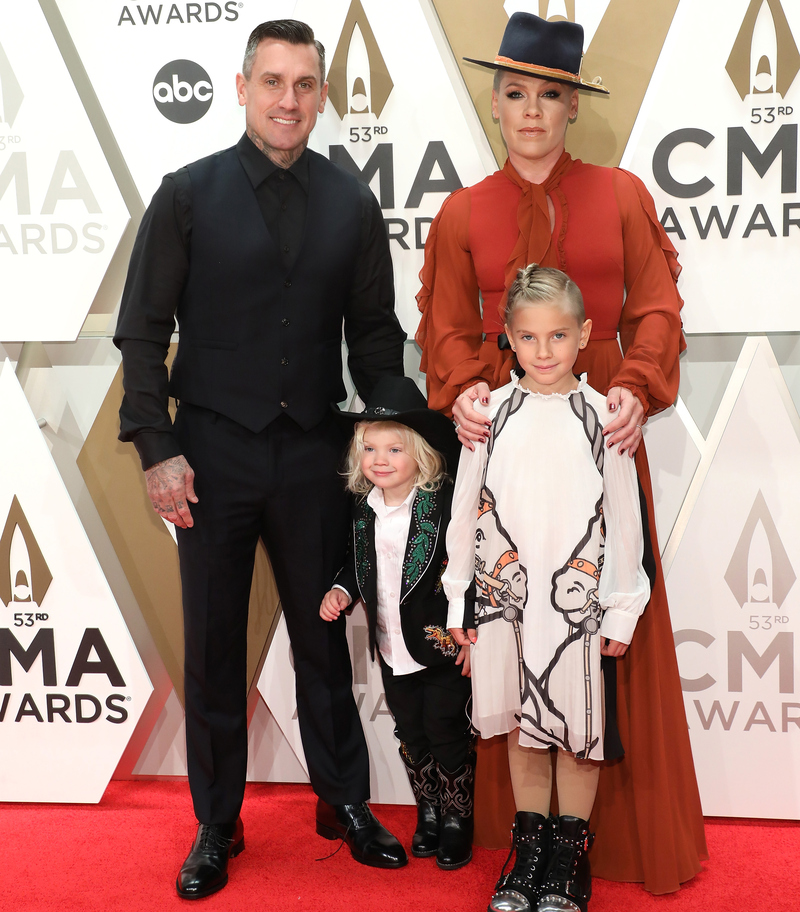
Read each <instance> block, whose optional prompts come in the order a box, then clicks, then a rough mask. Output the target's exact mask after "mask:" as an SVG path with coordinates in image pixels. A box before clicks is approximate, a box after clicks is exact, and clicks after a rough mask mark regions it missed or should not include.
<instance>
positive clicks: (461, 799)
mask: <svg viewBox="0 0 800 912" xmlns="http://www.w3.org/2000/svg"><path fill="white" fill-rule="evenodd" d="M436 768H437V770H438V772H439V788H440V791H439V795H440V801H441V807H442V825H441V829H440V830H439V849H438V851H437V852H436V864H437V865H439V867H440V868H444V870H446V871H452V870H455V869H456V868H462V867H463V866H464V865H465V864H467V863H468V862H469V861H470V860H471V859H472V831H473V811H474V800H473V799H474V796H475V751H470V752H469V754H468V755H467V762H466V763H465V764H464V765H463V766H462V767H460V768H459V769H457V770H456V771H455V772H453V773H451V772H448V771H447V770H446V769H445V768H444V767H443V766H442V765H441V764H439V763H437V764H436Z"/></svg>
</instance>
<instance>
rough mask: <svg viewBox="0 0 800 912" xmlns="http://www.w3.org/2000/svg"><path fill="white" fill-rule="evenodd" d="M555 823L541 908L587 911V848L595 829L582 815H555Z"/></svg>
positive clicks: (542, 911)
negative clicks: (590, 830) (592, 831)
mask: <svg viewBox="0 0 800 912" xmlns="http://www.w3.org/2000/svg"><path fill="white" fill-rule="evenodd" d="M552 827H553V828H552V840H553V842H552V854H551V856H550V864H549V865H548V866H547V873H546V874H545V877H544V883H543V885H542V898H541V899H540V900H539V912H586V907H587V906H588V904H589V899H590V898H591V895H592V872H591V866H590V864H589V855H588V852H589V849H590V848H591V847H592V843H593V842H594V833H590V832H589V824H588V823H587V822H586V821H585V820H581V818H580V817H557V818H553V822H552Z"/></svg>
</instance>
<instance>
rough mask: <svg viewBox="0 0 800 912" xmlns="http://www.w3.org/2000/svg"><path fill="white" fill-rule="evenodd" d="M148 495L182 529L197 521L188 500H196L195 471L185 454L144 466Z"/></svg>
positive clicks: (165, 516)
mask: <svg viewBox="0 0 800 912" xmlns="http://www.w3.org/2000/svg"><path fill="white" fill-rule="evenodd" d="M144 474H145V476H146V478H147V496H148V497H149V498H150V500H151V501H152V503H153V509H154V510H155V511H156V513H158V515H159V516H161V517H162V518H163V519H166V520H167V521H168V522H171V523H175V525H176V526H179V527H180V528H181V529H190V528H191V527H192V526H193V525H194V520H193V519H192V514H191V511H190V510H189V503H190V502H191V503H197V495H196V494H195V493H194V471H193V470H192V467H191V466H190V465H189V463H188V462H187V461H186V460H185V459H184V458H183V456H173V457H172V459H165V460H164V461H163V462H157V463H156V464H155V465H152V466H150V468H149V469H146V470H145V473H144Z"/></svg>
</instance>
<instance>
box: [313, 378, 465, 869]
mask: <svg viewBox="0 0 800 912" xmlns="http://www.w3.org/2000/svg"><path fill="white" fill-rule="evenodd" d="M341 415H342V420H345V421H348V422H349V423H351V424H354V425H355V429H354V434H353V438H352V441H351V443H350V448H349V451H348V454H347V466H346V472H345V475H346V478H347V487H348V490H350V491H351V492H352V493H353V494H355V495H356V497H355V498H354V503H353V513H352V539H351V547H350V552H349V554H348V558H347V562H346V564H345V566H344V567H343V568H342V570H341V572H340V573H339V574H338V575H337V577H336V580H335V581H334V584H333V587H332V588H331V590H330V591H329V592H328V593H327V594H326V595H325V597H324V598H323V600H322V606H321V608H320V615H321V616H322V617H323V618H324V619H325V620H326V621H335V620H336V619H337V618H338V617H339V615H340V613H341V612H342V611H344V610H346V609H347V608H348V607H349V606H350V605H351V604H352V603H353V602H354V601H356V600H357V599H359V598H360V599H361V600H362V601H363V603H364V607H365V609H366V613H367V619H368V624H369V642H370V651H371V653H372V657H373V659H374V658H375V651H376V646H377V652H378V660H379V662H380V666H381V674H382V677H383V684H384V690H385V693H386V702H387V704H388V705H389V709H390V710H391V711H392V715H393V716H394V719H395V723H396V728H395V733H396V734H397V736H398V738H399V739H400V756H401V757H402V759H403V763H404V764H405V767H406V770H407V772H408V778H409V780H410V782H411V787H412V789H413V792H414V798H415V799H416V802H417V829H416V832H415V833H414V837H413V840H412V843H411V851H412V853H413V854H414V855H416V856H417V857H419V858H425V857H429V856H433V855H435V856H436V862H437V864H438V865H439V867H440V868H443V869H445V870H452V869H455V868H460V867H462V866H463V865H465V864H467V863H468V862H469V861H470V859H471V858H472V810H473V788H474V781H475V754H474V751H473V737H472V733H471V726H470V721H469V715H468V711H467V705H468V703H469V700H470V682H469V651H468V647H459V646H458V645H457V644H456V643H455V641H454V640H453V638H452V636H451V634H450V633H449V631H448V630H447V624H446V621H447V607H448V605H447V597H446V596H445V594H444V591H443V589H442V573H443V572H444V569H445V567H446V565H447V556H446V551H445V537H446V536H445V533H446V531H447V524H448V522H449V520H450V504H451V501H452V497H453V484H452V481H451V479H450V477H448V474H454V473H455V467H456V462H457V460H458V454H459V449H460V447H459V445H458V440H457V438H456V434H455V430H454V428H453V425H452V424H451V422H450V421H449V420H448V419H447V418H445V417H444V416H443V415H442V414H440V413H439V412H435V411H433V410H431V409H429V408H428V407H427V404H426V402H425V397H424V396H423V395H422V393H421V392H420V391H419V389H418V388H417V385H416V384H415V383H414V381H413V380H411V379H409V378H407V377H401V378H398V377H385V378H383V379H382V380H381V381H380V382H379V383H378V385H377V386H376V388H375V391H374V393H373V394H372V396H370V399H369V402H368V403H367V407H366V409H365V411H364V412H361V413H353V412H345V413H341Z"/></svg>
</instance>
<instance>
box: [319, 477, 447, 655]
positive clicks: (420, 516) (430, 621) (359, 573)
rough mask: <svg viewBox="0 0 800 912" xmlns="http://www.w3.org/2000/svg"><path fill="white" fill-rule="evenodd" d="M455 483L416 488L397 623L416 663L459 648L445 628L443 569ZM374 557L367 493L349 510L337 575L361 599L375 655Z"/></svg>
mask: <svg viewBox="0 0 800 912" xmlns="http://www.w3.org/2000/svg"><path fill="white" fill-rule="evenodd" d="M452 499H453V485H452V483H451V482H449V481H447V482H445V483H444V484H443V485H442V487H441V488H440V489H439V490H438V491H417V495H416V497H415V498H414V502H413V504H412V505H411V524H410V527H409V530H408V539H407V541H406V550H405V554H404V556H403V574H402V581H401V584H400V623H401V629H402V631H403V639H404V641H405V644H406V648H407V649H408V651H409V653H410V654H411V657H412V658H413V659H414V661H415V662H419V664H420V665H425V666H429V665H439V664H441V663H443V662H452V661H455V658H456V656H457V655H458V649H459V647H458V646H457V645H456V643H455V640H453V638H452V636H451V635H450V632H449V631H448V630H447V627H446V626H445V625H446V622H447V596H446V595H445V594H444V589H443V587H442V574H443V573H444V569H445V567H446V566H447V551H446V548H445V538H446V532H447V523H448V522H449V521H450V505H451V502H452ZM376 566H377V564H376V560H375V513H374V511H373V509H372V507H370V506H369V504H368V503H367V499H366V497H362V498H357V499H356V501H355V502H354V504H353V509H352V539H351V542H350V549H349V551H348V555H347V562H346V563H345V565H344V567H343V568H342V570H341V571H340V572H339V574H338V575H337V577H336V581H335V582H336V584H337V585H339V586H342V587H343V588H344V589H346V590H347V591H348V592H349V593H350V595H351V596H352V597H353V600H354V601H356V600H357V599H358V598H359V597H360V598H361V600H362V601H363V603H364V607H365V609H366V613H367V621H368V624H369V647H370V653H371V655H372V657H373V659H374V658H375V645H376V644H375V639H376V630H377V624H378V576H377V571H376Z"/></svg>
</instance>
